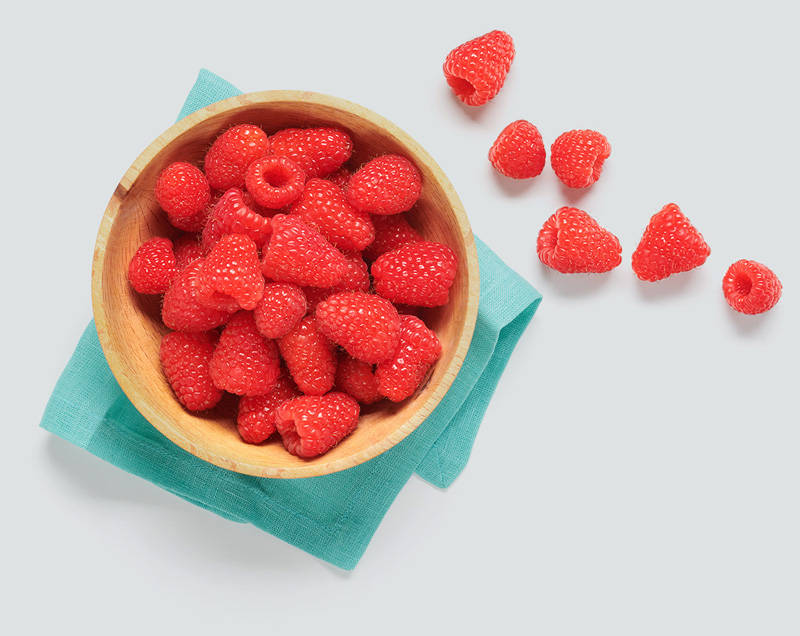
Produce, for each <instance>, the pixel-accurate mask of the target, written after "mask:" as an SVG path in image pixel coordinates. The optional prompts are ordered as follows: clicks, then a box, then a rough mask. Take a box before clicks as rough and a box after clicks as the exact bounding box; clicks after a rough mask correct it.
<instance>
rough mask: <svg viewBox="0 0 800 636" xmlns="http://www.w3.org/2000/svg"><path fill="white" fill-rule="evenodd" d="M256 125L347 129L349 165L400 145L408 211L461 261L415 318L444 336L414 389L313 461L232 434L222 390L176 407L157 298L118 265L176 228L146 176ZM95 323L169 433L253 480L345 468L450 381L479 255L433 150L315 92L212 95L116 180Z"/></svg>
mask: <svg viewBox="0 0 800 636" xmlns="http://www.w3.org/2000/svg"><path fill="white" fill-rule="evenodd" d="M243 123H249V124H256V125H259V126H261V127H262V128H263V129H264V130H265V131H266V132H267V133H268V134H272V133H274V132H275V131H277V130H279V129H281V128H286V127H307V126H320V125H329V126H338V127H340V128H342V129H344V130H345V131H347V132H348V133H349V134H350V136H351V138H352V140H353V145H354V154H353V157H352V158H351V160H350V161H349V162H348V163H347V166H348V167H350V168H351V169H356V168H357V167H358V166H359V165H361V164H362V163H364V162H365V161H367V160H369V159H371V158H373V157H375V156H378V155H381V154H385V153H398V154H402V155H404V156H406V157H408V158H409V159H411V160H412V161H414V162H415V163H416V165H417V166H418V168H419V170H420V173H421V175H422V184H423V186H422V194H421V196H420V199H419V201H418V203H417V204H416V205H415V207H414V208H413V209H412V210H411V211H410V212H408V213H407V217H408V219H409V222H410V223H411V224H412V225H414V226H415V227H416V228H417V229H418V230H419V231H420V232H421V233H422V234H423V236H425V237H426V238H428V239H430V240H434V241H439V242H442V243H445V244H447V245H449V246H450V247H451V248H453V249H454V250H455V252H456V254H457V256H458V258H459V269H458V273H457V276H456V280H455V282H454V284H453V286H452V288H451V295H450V302H449V303H448V304H447V305H445V306H444V307H438V308H434V309H428V310H425V311H424V314H423V315H422V317H423V319H424V320H425V322H426V324H427V325H428V326H429V327H430V328H431V329H433V330H434V331H435V332H436V333H437V335H438V337H439V339H440V340H441V341H442V345H443V352H442V356H441V358H440V359H439V361H438V362H437V363H436V365H434V367H433V369H432V371H431V372H430V373H429V377H428V379H427V381H426V382H425V383H423V386H422V387H420V389H419V390H418V391H417V392H416V393H415V394H414V395H413V396H411V397H410V398H408V399H406V400H404V401H402V402H399V403H396V404H395V403H391V402H389V401H388V400H384V401H382V402H380V403H379V404H377V405H373V406H371V407H364V408H363V409H362V416H361V421H360V423H359V426H358V428H357V429H356V431H355V432H354V433H353V434H351V435H350V436H349V437H347V438H346V439H345V440H343V441H342V442H341V443H340V444H339V445H338V446H336V447H335V448H333V449H331V450H330V451H328V452H327V453H325V454H324V455H322V456H320V457H317V458H315V459H311V460H302V459H298V458H296V457H293V456H292V455H290V454H289V453H288V452H286V451H285V449H284V448H283V446H282V444H281V442H280V440H279V439H272V440H268V441H266V442H264V443H263V444H259V445H251V444H246V443H244V442H242V441H241V439H240V437H239V435H238V433H237V431H236V424H235V412H236V398H235V397H233V396H226V398H225V399H223V401H222V402H221V403H220V405H219V406H218V407H217V408H215V409H213V410H211V411H209V412H208V413H204V414H199V415H198V414H192V413H190V412H188V411H186V410H185V409H184V408H183V407H182V406H181V405H180V404H179V403H178V401H177V399H175V397H174V394H173V393H172V390H171V388H170V387H169V384H168V383H167V381H166V379H165V378H164V375H163V373H162V371H161V367H160V363H159V358H158V350H159V345H160V341H161V337H162V336H163V335H164V334H165V333H167V332H168V329H167V328H166V327H165V326H164V325H163V323H162V322H161V314H160V297H158V296H144V295H140V294H138V293H136V292H135V291H134V290H133V289H132V288H131V287H130V285H129V284H128V282H127V267H128V263H129V261H130V259H131V257H132V256H133V254H134V253H135V251H136V249H137V248H138V247H139V245H141V243H142V242H144V241H145V240H147V239H148V238H151V237H153V236H166V237H169V238H174V237H176V236H177V235H178V234H179V232H178V231H177V230H175V229H174V228H173V227H172V226H171V225H170V224H169V223H168V222H167V220H166V215H165V214H164V213H163V212H162V211H161V209H160V207H159V205H158V203H157V202H156V200H155V196H154V194H153V188H154V185H155V181H156V178H157V177H158V175H159V173H160V172H161V170H163V169H164V168H165V167H166V166H167V165H169V164H170V163H171V162H173V161H178V160H184V161H189V162H193V163H196V164H197V165H202V159H203V156H204V155H205V152H206V150H207V149H208V148H209V147H210V145H211V143H212V142H213V140H214V139H215V137H216V136H217V135H218V134H219V133H220V132H221V131H222V130H224V129H226V128H228V127H230V126H233V125H236V124H243ZM92 293H93V306H94V314H95V322H96V325H97V329H98V334H99V336H100V342H101V344H102V346H103V350H104V352H105V354H106V357H107V359H108V362H109V365H110V367H111V370H112V371H113V372H114V375H115V377H116V378H117V380H118V381H119V383H120V386H121V387H122V389H123V391H125V393H126V395H127V396H128V398H129V399H130V400H131V402H132V403H133V404H134V406H136V408H137V409H138V410H139V411H140V412H141V413H142V415H143V416H144V417H145V418H147V420H148V421H149V422H150V423H151V424H152V425H153V426H155V427H156V428H157V429H158V430H159V431H161V433H163V434H164V435H165V436H166V437H168V438H169V439H170V440H172V441H173V442H175V443H176V444H178V445H179V446H181V447H182V448H184V449H185V450H188V451H189V452H191V453H193V454H194V455H197V456H198V457H200V458H202V459H204V460H206V461H209V462H211V463H213V464H216V465H218V466H222V467H223V468H227V469H230V470H234V471H237V472H241V473H246V474H251V475H258V476H263V477H309V476H315V475H323V474H327V473H331V472H335V471H338V470H342V469H345V468H349V467H352V466H355V465H356V464H359V463H361V462H364V461H366V460H368V459H371V458H373V457H375V456H376V455H378V454H380V453H381V452H383V451H385V450H387V449H388V448H390V447H391V446H393V445H394V444H396V443H397V442H399V441H400V440H401V439H403V438H404V437H406V436H407V435H408V434H409V433H410V432H411V431H412V430H414V428H416V427H417V426H418V425H419V424H420V423H421V422H422V421H423V420H424V419H425V417H426V416H427V415H428V414H429V413H430V412H431V411H432V410H433V408H434V407H435V406H436V405H437V404H438V402H439V401H440V400H441V398H442V397H443V396H444V394H445V393H446V391H447V389H448V388H449V387H450V384H451V383H452V381H453V379H454V378H455V376H456V374H457V373H458V370H459V368H460V366H461V363H462V361H463V359H464V356H465V355H466V352H467V349H468V347H469V342H470V340H471V337H472V331H473V327H474V323H475V319H476V315H477V305H478V263H477V255H476V252H475V243H474V239H473V237H472V232H471V229H470V226H469V222H468V220H467V217H466V214H465V212H464V210H463V207H462V205H461V202H460V201H459V199H458V196H457V195H456V193H455V191H454V190H453V187H452V185H451V184H450V182H449V180H448V179H447V177H446V176H445V175H444V174H443V173H442V171H441V169H440V168H439V167H438V166H437V165H436V163H435V162H434V161H433V159H432V158H431V157H430V156H429V155H428V154H427V153H426V152H425V151H424V150H423V149H422V148H421V147H420V146H419V145H418V144H417V143H416V142H415V141H414V140H413V139H411V138H410V137H409V136H408V135H407V134H405V133H404V132H403V131H401V130H400V129H398V128H397V127H396V126H394V125H393V124H392V123H391V122H389V121H387V120H386V119H384V118H382V117H380V116H379V115H376V114H375V113H372V112H371V111H368V110H366V109H364V108H361V107H359V106H357V105H355V104H352V103H350V102H347V101H344V100H340V99H337V98H333V97H329V96H324V95H319V94H316V93H307V92H297V91H268V92H263V93H251V94H247V95H242V96H238V97H234V98H230V99H228V100H225V101H223V102H218V103H217V104H213V105H211V106H209V107H208V108H205V109H203V110H200V111H197V112H196V113H193V114H192V115H190V116H188V117H186V118H185V119H183V120H181V121H180V122H178V123H177V124H175V125H174V126H173V127H172V128H170V129H169V130H167V131H166V132H165V133H164V134H163V135H161V136H160V137H159V138H158V139H156V140H155V141H154V142H153V143H152V144H151V145H150V146H149V147H148V148H147V149H146V150H145V151H144V152H143V153H142V155H141V156H140V157H139V158H138V159H137V161H136V162H135V163H134V164H133V165H132V166H131V168H130V169H129V170H128V172H127V173H126V174H125V176H124V177H123V179H122V180H121V182H120V184H119V185H118V186H117V188H116V190H115V192H114V195H113V197H112V199H111V201H110V203H109V205H108V208H107V209H106V212H105V215H104V217H103V222H102V224H101V228H100V232H99V234H98V239H97V245H96V249H95V260H94V267H93V279H92Z"/></svg>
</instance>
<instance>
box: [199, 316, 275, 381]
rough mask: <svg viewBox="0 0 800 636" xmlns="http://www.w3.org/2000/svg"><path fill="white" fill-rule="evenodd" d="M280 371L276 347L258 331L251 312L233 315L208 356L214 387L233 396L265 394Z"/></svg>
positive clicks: (273, 342)
mask: <svg viewBox="0 0 800 636" xmlns="http://www.w3.org/2000/svg"><path fill="white" fill-rule="evenodd" d="M280 371H281V367H280V357H279V356H278V347H277V346H276V345H275V341H274V340H268V339H266V338H264V336H262V335H261V334H260V333H259V331H258V329H257V328H256V323H255V322H254V320H253V313H252V312H249V311H240V312H239V313H237V314H234V315H233V316H232V317H231V319H230V320H229V321H228V324H227V325H225V329H223V331H222V335H221V336H220V338H219V343H218V344H217V347H216V349H214V355H213V356H212V357H211V379H212V380H213V381H214V386H216V387H217V388H219V389H222V390H224V391H228V392H229V393H235V394H236V395H264V394H265V393H269V392H270V391H271V390H272V388H273V387H274V386H275V382H276V381H277V379H278V376H279V375H280Z"/></svg>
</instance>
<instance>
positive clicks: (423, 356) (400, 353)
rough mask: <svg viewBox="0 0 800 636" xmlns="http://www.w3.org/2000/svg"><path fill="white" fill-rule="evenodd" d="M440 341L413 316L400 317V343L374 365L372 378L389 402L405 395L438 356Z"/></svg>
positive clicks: (439, 353)
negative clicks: (388, 355)
mask: <svg viewBox="0 0 800 636" xmlns="http://www.w3.org/2000/svg"><path fill="white" fill-rule="evenodd" d="M441 353H442V344H441V343H440V342H439V338H437V337H436V334H435V333H434V332H433V331H431V330H430V329H428V328H427V327H426V326H425V323H424V322H422V320H420V319H419V318H417V317H416V316H409V315H404V316H400V342H399V344H398V346H397V349H396V350H395V352H394V355H392V357H391V358H389V359H388V360H384V361H383V362H381V363H379V364H378V367H377V369H376V370H375V378H376V379H377V380H378V388H379V390H380V392H381V394H382V395H385V396H386V397H388V398H389V399H390V400H391V401H392V402H399V401H400V400H404V399H406V398H407V397H409V396H410V395H411V394H413V393H414V391H416V390H417V387H419V386H420V384H421V383H422V380H423V379H424V378H425V374H426V373H427V372H428V369H430V368H431V365H432V364H433V363H434V362H436V360H438V359H439V356H440V355H441Z"/></svg>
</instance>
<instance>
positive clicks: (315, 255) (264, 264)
mask: <svg viewBox="0 0 800 636" xmlns="http://www.w3.org/2000/svg"><path fill="white" fill-rule="evenodd" d="M262 251H263V256H262V260H261V271H262V272H263V273H264V276H266V277H267V278H269V279H271V280H273V281H278V282H286V283H295V284H297V285H300V286H301V287H305V286H311V287H333V286H334V285H336V284H338V283H340V282H341V280H342V277H343V276H344V274H345V271H346V270H347V261H346V260H345V257H344V255H343V254H342V253H341V252H340V251H339V250H337V249H336V248H335V247H333V245H331V244H330V243H328V241H326V240H325V237H323V236H322V235H321V234H320V233H319V232H317V231H316V230H315V229H313V228H311V227H309V226H308V225H307V224H306V223H304V222H303V220H302V219H300V218H299V217H298V216H295V215H287V214H276V215H275V216H274V217H272V235H271V236H270V238H269V240H268V241H267V243H266V244H265V245H264V248H263V250H262Z"/></svg>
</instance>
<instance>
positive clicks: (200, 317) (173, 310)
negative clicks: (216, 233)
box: [161, 258, 231, 331]
mask: <svg viewBox="0 0 800 636" xmlns="http://www.w3.org/2000/svg"><path fill="white" fill-rule="evenodd" d="M204 260H205V259H202V258H200V259H197V260H196V261H194V262H192V263H190V264H189V265H187V266H186V268H185V269H184V270H183V271H182V272H180V273H179V274H178V277H177V278H176V279H175V282H173V283H172V285H171V286H170V288H169V289H168V290H167V293H166V294H164V303H163V304H162V306H161V319H162V321H163V322H164V324H165V325H166V326H167V327H169V328H170V329H173V330H175V331H208V330H209V329H214V328H216V327H219V326H220V325H224V324H225V323H226V322H227V321H228V318H230V316H231V315H230V314H229V313H228V312H226V311H219V310H218V309H209V308H208V307H205V306H204V305H201V304H200V303H199V302H198V301H197V292H196V290H195V279H196V278H197V274H198V273H199V272H200V268H201V267H202V266H203V262H204Z"/></svg>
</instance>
